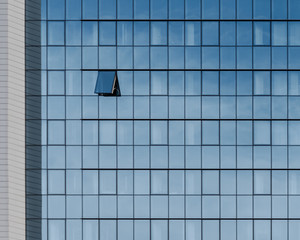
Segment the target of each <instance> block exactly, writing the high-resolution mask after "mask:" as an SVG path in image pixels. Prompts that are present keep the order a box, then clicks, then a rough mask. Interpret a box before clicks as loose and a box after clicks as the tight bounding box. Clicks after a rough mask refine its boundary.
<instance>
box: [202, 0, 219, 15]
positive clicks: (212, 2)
mask: <svg viewBox="0 0 300 240" xmlns="http://www.w3.org/2000/svg"><path fill="white" fill-rule="evenodd" d="M202 18H203V19H218V18H219V1H218V0H202Z"/></svg>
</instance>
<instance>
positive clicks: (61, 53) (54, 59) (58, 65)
mask: <svg viewBox="0 0 300 240" xmlns="http://www.w3.org/2000/svg"><path fill="white" fill-rule="evenodd" d="M64 68H65V48H64V47H48V69H64Z"/></svg>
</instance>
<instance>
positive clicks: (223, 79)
mask: <svg viewBox="0 0 300 240" xmlns="http://www.w3.org/2000/svg"><path fill="white" fill-rule="evenodd" d="M235 92H236V80H235V72H231V71H228V72H227V71H226V72H221V73H220V94H221V95H234V94H235Z"/></svg>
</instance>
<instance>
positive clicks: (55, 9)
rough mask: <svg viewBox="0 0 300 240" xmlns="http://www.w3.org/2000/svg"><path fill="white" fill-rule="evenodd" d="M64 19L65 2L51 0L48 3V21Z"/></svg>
mask: <svg viewBox="0 0 300 240" xmlns="http://www.w3.org/2000/svg"><path fill="white" fill-rule="evenodd" d="M64 18H65V1H64V0H52V1H48V19H49V20H59V19H64Z"/></svg>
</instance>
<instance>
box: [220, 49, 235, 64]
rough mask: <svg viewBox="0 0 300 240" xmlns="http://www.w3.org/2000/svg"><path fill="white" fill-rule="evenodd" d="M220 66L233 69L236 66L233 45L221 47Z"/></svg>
mask: <svg viewBox="0 0 300 240" xmlns="http://www.w3.org/2000/svg"><path fill="white" fill-rule="evenodd" d="M220 59H221V68H222V69H235V68H236V62H235V59H236V52H235V48H234V47H221V52H220Z"/></svg>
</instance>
